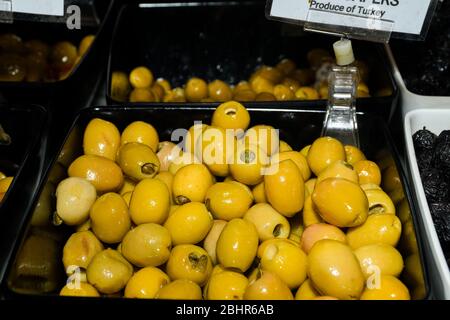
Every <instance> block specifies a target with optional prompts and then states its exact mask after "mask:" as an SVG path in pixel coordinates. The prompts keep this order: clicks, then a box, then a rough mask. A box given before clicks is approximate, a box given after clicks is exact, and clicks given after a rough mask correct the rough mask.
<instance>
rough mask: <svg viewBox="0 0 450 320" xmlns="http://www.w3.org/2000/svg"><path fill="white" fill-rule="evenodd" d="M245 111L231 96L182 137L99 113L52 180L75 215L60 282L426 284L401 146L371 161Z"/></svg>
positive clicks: (177, 287) (256, 292)
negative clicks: (290, 140) (176, 139)
mask: <svg viewBox="0 0 450 320" xmlns="http://www.w3.org/2000/svg"><path fill="white" fill-rule="evenodd" d="M249 125H250V114H249V112H248V111H247V110H246V109H245V107H244V106H242V105H241V104H240V103H238V102H235V101H230V102H226V103H223V104H221V105H220V106H219V107H218V108H217V109H216V110H215V111H214V113H213V116H212V120H211V124H210V125H207V124H200V123H196V124H194V125H193V126H192V127H191V128H190V129H189V130H187V132H186V134H185V136H184V145H182V146H178V145H175V144H173V143H172V142H170V141H164V142H160V141H159V136H158V133H157V131H156V130H155V129H154V127H153V126H152V125H151V124H149V123H146V122H142V121H135V122H133V123H131V124H129V125H128V126H127V127H126V128H125V129H124V130H123V131H122V133H120V132H119V130H118V129H117V127H116V126H115V125H114V124H113V123H111V122H109V121H105V120H102V119H99V118H95V119H93V120H91V121H90V122H89V124H88V125H87V127H86V129H85V131H84V136H83V149H84V154H83V155H81V156H79V157H78V158H76V159H75V160H74V161H73V162H72V163H70V165H69V168H68V175H69V177H68V178H66V179H64V180H62V181H61V182H60V183H59V184H58V187H57V189H56V215H55V217H54V218H55V219H54V220H55V223H56V224H60V223H64V224H66V225H69V226H73V228H74V229H73V231H74V232H73V234H72V235H71V236H70V238H69V239H68V240H67V242H66V244H65V246H64V249H63V258H62V260H63V264H64V267H65V270H66V273H67V275H68V276H69V279H68V282H67V284H66V285H65V286H64V287H63V288H62V289H61V291H60V294H61V295H70V296H100V295H106V296H108V295H113V296H124V297H127V298H160V299H202V298H203V299H261V300H272V299H286V300H289V299H294V298H296V299H300V300H302V299H410V297H411V296H412V297H419V296H420V294H421V292H416V291H417V290H418V289H417V288H418V287H420V284H422V285H423V280H422V276H421V274H420V272H421V267H420V259H419V256H418V253H417V244H416V242H415V241H416V240H415V236H414V229H413V225H412V221H411V220H412V219H411V216H410V213H409V207H408V203H407V200H406V199H405V198H404V195H403V193H402V189H401V182H400V179H399V177H398V174H397V172H396V169H395V164H393V162H392V160H382V161H381V162H379V164H376V163H375V162H372V161H369V160H367V159H366V157H365V155H364V154H363V153H362V151H361V150H359V149H358V148H356V147H352V146H344V145H342V144H341V143H340V142H339V141H338V140H336V139H334V138H330V137H321V138H319V139H317V140H315V141H314V142H313V143H312V144H311V145H309V146H306V147H304V148H303V149H302V150H301V151H295V150H293V149H292V147H291V146H289V145H288V144H287V143H286V142H284V141H282V140H279V138H278V132H277V131H276V130H275V128H273V127H271V126H269V125H256V126H253V127H250V128H249ZM396 206H397V208H396ZM402 231H403V232H402ZM400 247H401V251H402V253H404V254H405V256H402V254H400V251H399V250H400V249H397V248H400ZM400 276H402V280H400ZM403 279H404V280H403ZM403 281H405V283H406V284H407V285H408V286H409V288H410V289H411V290H412V291H411V293H410V291H409V289H408V288H407V287H406V286H405V284H404V283H403ZM421 281H422V283H420V282H421ZM422 293H423V292H422Z"/></svg>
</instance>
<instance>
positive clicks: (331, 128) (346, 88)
mask: <svg viewBox="0 0 450 320" xmlns="http://www.w3.org/2000/svg"><path fill="white" fill-rule="evenodd" d="M334 49H335V54H336V62H337V65H336V66H334V67H333V69H332V71H331V72H330V75H329V79H328V92H329V97H328V106H327V112H326V115H325V121H324V124H323V128H322V136H330V137H333V138H336V139H338V140H339V141H341V142H342V143H343V144H344V145H353V146H356V147H358V148H359V134H358V123H357V119H356V107H355V102H356V90H357V87H358V82H359V74H358V68H356V67H355V66H352V65H351V64H352V63H353V62H354V60H355V59H354V56H353V50H352V47H351V42H350V40H348V39H341V40H340V41H338V42H336V43H335V44H334Z"/></svg>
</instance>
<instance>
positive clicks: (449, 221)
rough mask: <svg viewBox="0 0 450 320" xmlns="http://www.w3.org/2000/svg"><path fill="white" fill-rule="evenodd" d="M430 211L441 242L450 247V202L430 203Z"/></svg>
mask: <svg viewBox="0 0 450 320" xmlns="http://www.w3.org/2000/svg"><path fill="white" fill-rule="evenodd" d="M430 211H431V215H432V217H433V222H434V225H435V227H436V232H437V234H438V237H439V241H440V242H441V243H442V244H443V247H444V244H445V247H449V246H450V203H449V202H432V203H430Z"/></svg>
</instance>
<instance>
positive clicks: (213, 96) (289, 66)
mask: <svg viewBox="0 0 450 320" xmlns="http://www.w3.org/2000/svg"><path fill="white" fill-rule="evenodd" d="M307 60H308V62H309V65H310V67H309V68H303V69H300V68H297V65H296V64H295V62H294V61H292V60H290V59H283V60H281V61H280V62H279V63H278V64H277V65H276V66H275V67H272V66H266V65H263V66H260V67H258V68H257V69H256V70H255V72H254V73H253V74H252V75H250V77H249V79H248V80H243V81H240V82H239V83H237V84H236V85H231V84H228V83H226V82H224V81H222V80H214V81H211V82H209V83H208V82H206V81H205V80H203V79H201V78H197V77H193V78H191V79H189V80H188V81H187V82H186V84H185V85H184V86H183V87H177V88H173V89H172V87H171V84H170V83H169V82H168V81H167V80H165V79H163V78H158V79H157V80H156V81H154V76H153V72H152V71H151V70H150V69H148V68H147V67H145V66H139V67H137V68H135V69H133V70H132V71H131V72H130V73H129V75H127V74H126V73H124V72H120V71H116V72H113V74H112V79H111V96H112V97H113V98H114V99H115V100H117V101H130V102H224V101H230V100H235V101H240V102H244V101H288V100H318V99H327V98H328V78H327V75H328V72H329V70H330V67H331V64H332V63H333V58H332V56H331V55H330V53H329V52H328V51H326V50H323V49H314V50H311V51H310V52H309V53H308V55H307ZM357 66H358V68H359V71H360V75H361V79H362V82H361V83H360V84H359V86H358V90H357V95H358V97H369V96H370V93H369V88H368V87H367V85H366V84H365V83H367V81H368V71H369V70H368V67H367V65H366V64H365V63H364V62H362V61H358V62H357Z"/></svg>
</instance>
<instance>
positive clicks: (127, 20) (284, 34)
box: [107, 1, 398, 119]
mask: <svg viewBox="0 0 450 320" xmlns="http://www.w3.org/2000/svg"><path fill="white" fill-rule="evenodd" d="M264 10H265V8H264V2H261V1H259V2H256V1H255V2H242V3H238V2H231V3H226V2H219V3H217V2H210V3H208V2H202V3H193V4H189V5H188V4H158V5H155V4H153V5H152V4H145V5H137V4H129V5H125V6H123V7H122V9H121V11H120V14H119V17H118V19H117V23H116V26H115V31H114V39H113V42H112V44H111V50H110V57H109V65H108V80H107V81H108V83H107V101H108V103H110V104H118V103H119V104H120V102H118V101H115V100H114V99H113V98H112V96H111V83H110V82H111V75H112V72H113V71H124V72H130V71H131V70H132V69H133V68H135V67H137V66H139V65H145V66H147V67H149V68H150V69H151V70H152V71H153V73H154V75H155V77H163V78H166V79H168V80H169V81H170V82H171V84H172V86H173V87H175V86H181V85H183V84H184V83H185V82H186V81H187V80H188V79H189V78H190V77H193V76H196V77H201V78H204V79H205V80H214V79H221V80H224V81H226V82H228V83H232V84H235V83H237V82H238V81H240V80H246V79H248V78H249V77H250V75H251V73H252V72H253V71H254V69H255V68H256V67H257V66H259V65H262V64H267V65H275V64H276V63H278V62H279V61H280V59H281V58H285V57H286V58H290V59H293V60H294V61H295V62H297V64H298V66H299V67H307V60H306V54H307V52H308V51H309V50H311V49H314V48H317V47H319V48H325V49H327V50H328V51H332V43H333V42H334V41H336V38H333V37H326V36H321V35H318V34H307V33H304V32H303V30H302V29H301V28H300V27H299V26H295V25H288V24H283V23H280V22H276V21H270V20H267V19H266V17H265V11H264ZM354 49H355V55H356V56H357V58H358V59H360V60H363V61H366V62H367V63H368V65H369V67H370V69H371V73H370V80H369V83H368V85H369V88H370V89H371V92H372V94H375V93H376V92H380V91H382V90H383V91H384V92H386V91H387V92H389V93H388V95H387V96H380V97H372V98H360V99H358V100H357V108H358V110H360V111H362V112H373V113H377V114H379V115H381V116H383V117H384V118H385V119H390V117H391V115H392V113H393V111H394V109H395V107H396V104H397V100H398V89H397V86H396V84H395V81H394V79H393V77H392V74H391V71H390V67H389V64H388V61H387V58H386V55H385V53H384V50H383V47H382V46H380V45H377V44H373V43H368V42H358V41H355V42H354ZM199 105H201V104H199ZM250 105H252V106H255V107H257V106H262V105H264V103H258V102H255V103H251V104H250ZM272 105H273V106H274V107H275V106H276V107H278V108H317V109H322V110H323V109H324V108H325V106H326V101H325V100H320V101H288V102H277V103H275V104H272Z"/></svg>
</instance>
